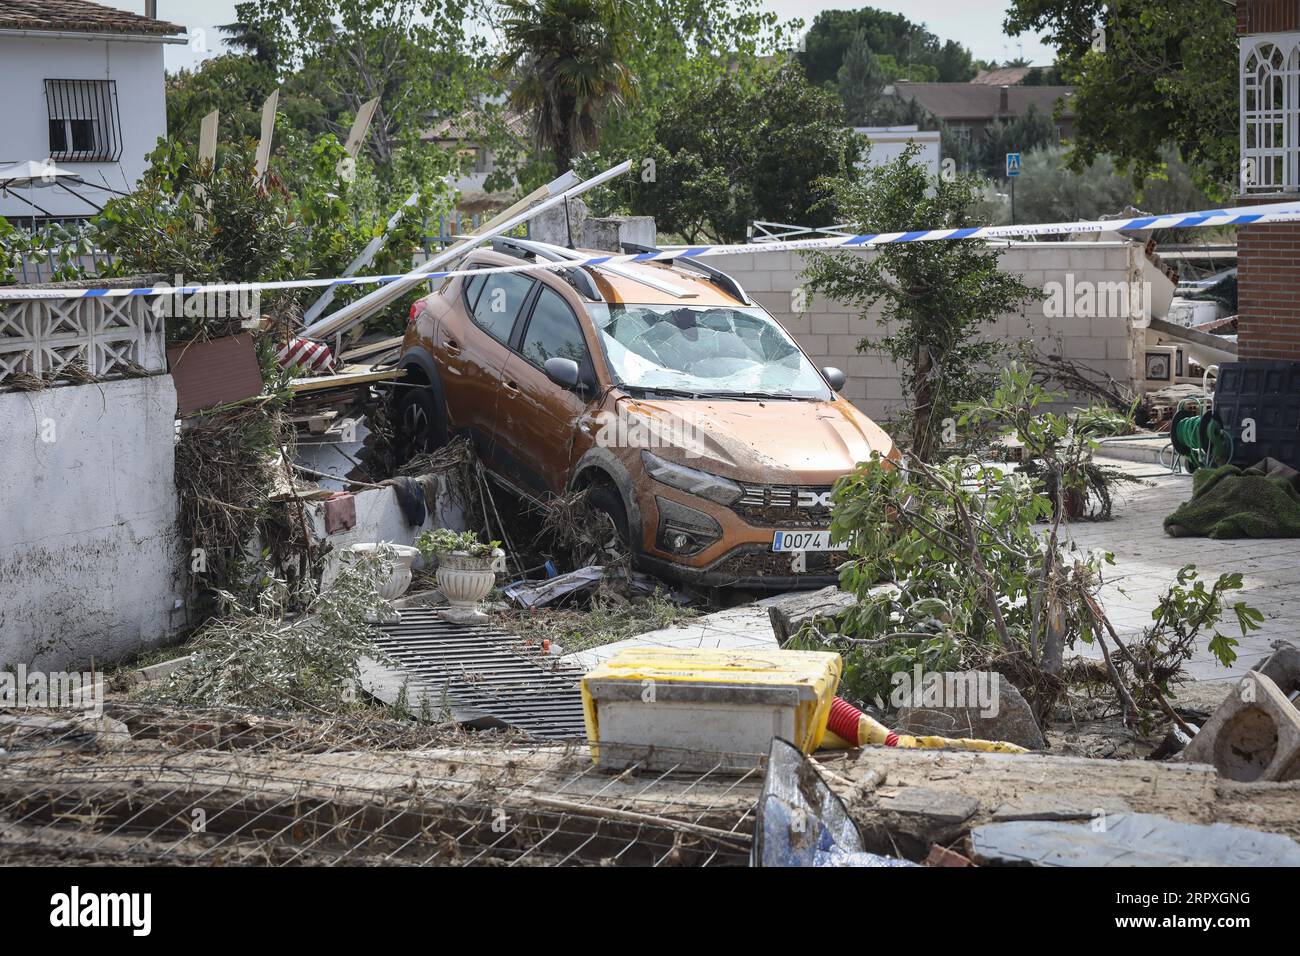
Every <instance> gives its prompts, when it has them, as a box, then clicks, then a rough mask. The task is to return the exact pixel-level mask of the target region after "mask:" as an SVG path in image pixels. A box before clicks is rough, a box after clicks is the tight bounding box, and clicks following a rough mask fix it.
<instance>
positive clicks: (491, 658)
mask: <svg viewBox="0 0 1300 956" xmlns="http://www.w3.org/2000/svg"><path fill="white" fill-rule="evenodd" d="M401 613H402V620H401V621H400V622H399V623H396V624H381V625H379V626H380V628H381V629H382V630H383V632H384V634H383V637H380V638H378V639H376V641H375V643H376V644H378V645H379V646H380V647H381V648H382V649H383V650H384V651H386V652H387V653H388V655H389V657H390V658H392V661H393V662H394V663H395V664H396V666H397V668H398V669H399V670H400V671H401V672H402V673H403V675H404V676H405V678H406V681H407V685H406V686H407V698H408V700H410V701H418V700H420V699H422V698H424V699H428V700H430V701H432V702H434V706H435V707H437V706H439V703H440V702H442V701H444V700H445V702H446V704H447V705H448V707H449V708H450V709H451V710H452V711H453V712H455V711H460V712H468V713H473V714H480V715H482V717H481V718H478V719H476V720H471V721H467V723H470V724H471V725H477V726H501V725H504V726H507V727H513V728H515V729H517V730H522V731H524V732H525V733H528V734H531V735H532V736H534V737H541V738H546V739H551V740H555V739H564V738H578V737H585V736H586V726H585V724H584V722H583V717H582V691H581V690H580V688H579V685H578V681H579V680H580V679H581V677H582V672H581V671H580V670H577V669H576V668H572V667H569V666H567V665H559V663H558V662H557V661H556V660H555V659H554V658H553V657H550V656H549V655H546V654H542V653H538V652H532V653H530V652H529V651H528V650H527V649H526V648H524V647H523V646H522V645H521V642H520V639H519V638H518V637H513V636H511V635H509V634H506V633H505V632H504V631H501V630H498V629H497V628H495V627H492V626H491V625H487V624H453V623H450V622H448V621H444V620H443V619H442V617H441V616H440V615H439V614H438V612H437V610H436V609H435V608H427V607H424V608H417V607H408V608H403V609H402V612H401Z"/></svg>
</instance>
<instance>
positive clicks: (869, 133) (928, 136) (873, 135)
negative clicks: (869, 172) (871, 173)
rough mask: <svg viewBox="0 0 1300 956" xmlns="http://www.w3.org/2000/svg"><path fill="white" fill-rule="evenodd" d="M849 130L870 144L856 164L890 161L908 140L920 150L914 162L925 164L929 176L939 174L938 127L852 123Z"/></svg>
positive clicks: (868, 165)
mask: <svg viewBox="0 0 1300 956" xmlns="http://www.w3.org/2000/svg"><path fill="white" fill-rule="evenodd" d="M853 132H855V133H857V134H858V135H859V136H861V137H862V138H863V139H865V140H866V141H867V142H868V143H870V144H871V152H870V153H868V154H867V157H866V159H865V160H864V161H863V162H861V163H859V165H860V166H862V167H863V168H867V167H875V166H884V165H886V164H888V163H891V162H893V161H894V160H895V159H897V158H898V157H899V156H901V155H902V153H903V150H905V149H906V148H907V146H908V144H909V143H915V144H916V145H917V146H919V147H920V149H921V152H920V154H919V155H918V156H917V157H916V162H918V163H920V164H921V165H922V166H925V167H926V168H927V169H928V170H929V171H930V174H931V175H933V176H937V175H938V174H939V138H940V137H939V131H938V130H922V129H918V128H917V127H916V126H855V127H853Z"/></svg>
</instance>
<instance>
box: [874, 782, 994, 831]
mask: <svg viewBox="0 0 1300 956" xmlns="http://www.w3.org/2000/svg"><path fill="white" fill-rule="evenodd" d="M880 808H881V809H882V810H885V811H886V812H889V813H901V814H905V815H906V814H912V815H916V816H922V817H925V818H926V819H927V820H931V821H934V822H935V823H947V824H954V825H955V824H959V823H965V822H966V821H967V820H969V819H970V818H971V817H973V816H974V815H975V814H976V813H977V812H979V808H980V802H979V801H978V800H976V799H974V798H972V797H965V796H962V795H961V794H959V793H953V792H952V791H950V790H932V789H930V788H929V787H903V788H901V789H900V790H898V791H896V792H894V793H892V794H881V803H880Z"/></svg>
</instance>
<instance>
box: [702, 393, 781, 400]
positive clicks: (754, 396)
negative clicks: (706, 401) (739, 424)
mask: <svg viewBox="0 0 1300 956" xmlns="http://www.w3.org/2000/svg"><path fill="white" fill-rule="evenodd" d="M700 398H736V399H742V400H749V401H770V400H773V399H775V400H777V401H781V400H782V399H789V400H791V401H801V399H800V398H799V396H798V395H795V394H794V393H793V392H700Z"/></svg>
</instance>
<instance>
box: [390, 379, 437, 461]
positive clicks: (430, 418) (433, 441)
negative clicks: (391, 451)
mask: <svg viewBox="0 0 1300 956" xmlns="http://www.w3.org/2000/svg"><path fill="white" fill-rule="evenodd" d="M399 388H400V386H399ZM393 412H394V415H393V428H394V432H395V436H396V441H397V451H398V455H399V456H400V458H401V459H402V461H404V462H405V461H410V460H411V459H412V458H414V457H416V456H417V455H427V454H428V453H429V452H432V451H434V450H436V449H438V448H441V447H442V446H443V445H445V444H446V443H447V425H446V421H447V420H446V418H445V417H444V416H443V414H442V408H441V403H440V402H439V401H438V396H437V395H436V394H435V393H434V391H433V389H431V388H410V387H407V388H401V390H400V391H399V392H398V395H397V401H396V402H395V403H394V406H393Z"/></svg>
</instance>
